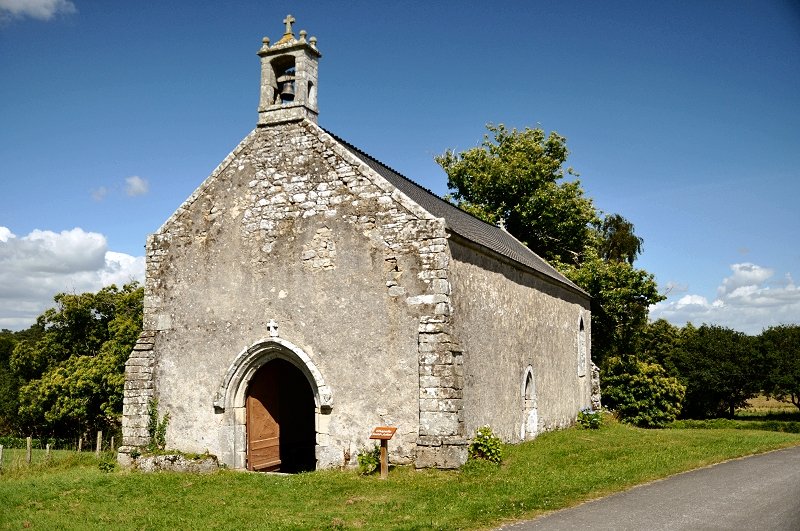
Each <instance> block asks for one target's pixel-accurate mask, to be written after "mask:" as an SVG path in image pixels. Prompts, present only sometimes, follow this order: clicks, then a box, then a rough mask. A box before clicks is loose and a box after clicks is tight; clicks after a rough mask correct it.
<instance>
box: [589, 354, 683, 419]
mask: <svg viewBox="0 0 800 531" xmlns="http://www.w3.org/2000/svg"><path fill="white" fill-rule="evenodd" d="M601 381H602V382H603V403H604V405H605V406H606V407H607V408H609V409H611V410H612V411H614V412H615V413H616V414H617V415H618V416H619V417H620V419H621V420H622V421H623V422H627V423H629V424H633V425H635V426H640V427H642V428H658V427H662V426H664V425H666V424H668V423H670V422H672V421H673V420H675V417H677V416H678V414H679V413H680V412H681V403H682V401H683V397H684V395H685V394H686V387H684V386H683V384H681V383H680V382H679V381H678V379H677V378H674V377H671V376H668V375H667V373H666V371H665V370H664V369H663V368H662V367H661V366H660V365H658V364H657V363H647V362H645V361H641V360H638V359H635V358H633V357H630V358H627V359H626V358H620V357H612V358H609V359H608V360H607V361H606V364H605V368H604V369H603V371H602V374H601Z"/></svg>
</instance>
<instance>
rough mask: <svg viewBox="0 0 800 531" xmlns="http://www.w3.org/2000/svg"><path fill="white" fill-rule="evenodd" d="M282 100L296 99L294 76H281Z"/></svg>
mask: <svg viewBox="0 0 800 531" xmlns="http://www.w3.org/2000/svg"><path fill="white" fill-rule="evenodd" d="M278 81H279V82H280V83H281V95H280V97H281V101H294V76H281V78H280V79H279V80H278Z"/></svg>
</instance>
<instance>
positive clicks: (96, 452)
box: [94, 430, 103, 459]
mask: <svg viewBox="0 0 800 531" xmlns="http://www.w3.org/2000/svg"><path fill="white" fill-rule="evenodd" d="M102 446H103V431H102V430H97V446H95V449H94V455H95V457H97V458H98V459H100V448H102Z"/></svg>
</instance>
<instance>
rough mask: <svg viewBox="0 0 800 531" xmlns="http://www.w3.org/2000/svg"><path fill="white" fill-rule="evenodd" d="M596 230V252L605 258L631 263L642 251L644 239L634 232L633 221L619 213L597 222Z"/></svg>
mask: <svg viewBox="0 0 800 531" xmlns="http://www.w3.org/2000/svg"><path fill="white" fill-rule="evenodd" d="M598 232H599V233H600V237H599V238H598V252H599V254H600V257H601V258H603V259H605V260H610V261H612V262H628V263H629V264H631V265H633V262H634V261H635V260H636V257H637V256H639V254H641V252H642V244H643V242H644V240H642V238H640V237H639V236H637V235H636V234H634V227H633V223H631V222H630V221H628V220H627V219H625V218H623V217H622V216H620V215H619V214H610V215H608V216H606V217H604V218H603V220H602V221H601V222H599V224H598Z"/></svg>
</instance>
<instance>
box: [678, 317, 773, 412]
mask: <svg viewBox="0 0 800 531" xmlns="http://www.w3.org/2000/svg"><path fill="white" fill-rule="evenodd" d="M674 360H675V366H676V368H677V370H678V372H679V373H680V375H681V380H682V381H683V383H684V384H685V385H686V399H685V400H684V405H683V414H684V416H686V417H689V418H703V417H709V416H717V415H727V416H728V417H733V415H734V413H735V411H736V408H737V407H743V406H744V405H745V404H746V402H747V400H749V399H750V398H753V397H754V396H756V395H757V394H758V393H759V392H760V390H761V387H762V382H763V379H764V359H763V358H762V356H761V355H760V352H759V349H758V348H757V345H756V343H755V341H754V338H752V337H750V336H747V335H745V334H743V333H741V332H737V331H735V330H732V329H730V328H725V327H721V326H714V325H703V326H701V327H700V328H697V329H694V328H689V327H687V329H685V330H684V332H683V334H682V337H681V341H680V346H679V347H678V349H677V350H676V352H675V357H674Z"/></svg>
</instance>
